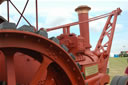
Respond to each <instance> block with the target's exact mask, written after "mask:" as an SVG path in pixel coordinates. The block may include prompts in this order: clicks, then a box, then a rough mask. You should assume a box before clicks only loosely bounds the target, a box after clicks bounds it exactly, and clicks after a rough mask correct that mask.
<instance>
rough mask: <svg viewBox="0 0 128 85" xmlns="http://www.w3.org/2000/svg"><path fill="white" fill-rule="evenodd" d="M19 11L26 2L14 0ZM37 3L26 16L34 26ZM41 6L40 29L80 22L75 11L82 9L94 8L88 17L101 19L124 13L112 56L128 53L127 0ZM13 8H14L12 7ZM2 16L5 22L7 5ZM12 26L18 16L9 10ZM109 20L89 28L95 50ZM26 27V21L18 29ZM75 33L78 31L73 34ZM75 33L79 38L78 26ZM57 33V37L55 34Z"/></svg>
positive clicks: (44, 2) (56, 1) (56, 0)
mask: <svg viewBox="0 0 128 85" xmlns="http://www.w3.org/2000/svg"><path fill="white" fill-rule="evenodd" d="M12 2H13V3H14V4H15V5H16V7H17V8H18V9H20V11H21V12H22V10H23V7H24V5H25V2H26V0H12ZM34 2H35V0H30V1H29V5H28V6H27V8H26V11H25V13H24V16H25V17H26V18H27V19H28V21H29V22H31V23H32V25H35V8H34V5H35V4H34ZM38 3H39V27H44V28H49V27H54V26H58V25H63V24H66V23H69V22H76V21H78V16H77V13H76V12H75V11H74V9H75V8H76V7H78V6H79V5H88V6H90V7H91V11H90V12H89V17H94V16H98V15H101V14H105V13H108V12H111V11H113V10H115V9H116V8H118V7H120V8H121V9H122V10H123V12H122V13H121V15H120V16H119V17H118V20H117V24H116V31H115V35H114V40H113V45H112V50H111V54H117V53H119V52H120V51H121V50H128V40H127V39H128V38H127V36H128V7H127V6H128V0H38ZM10 6H11V5H10ZM0 15H2V16H3V17H5V18H6V2H4V3H3V4H1V6H0ZM10 18H11V22H15V23H16V22H17V20H18V18H19V14H18V13H17V12H16V11H15V9H14V8H13V7H12V6H11V7H10ZM105 22H106V18H104V19H101V20H98V21H94V22H91V23H90V24H89V25H90V42H91V45H92V48H95V45H96V43H97V41H98V39H99V36H100V34H101V31H102V29H103V26H104V24H105ZM23 24H27V23H26V22H25V21H24V20H23V19H22V20H21V22H20V24H19V27H20V26H21V25H23ZM73 29H75V30H73ZM71 31H72V32H75V33H76V34H77V35H79V30H78V26H75V27H72V30H71ZM56 32H57V33H56ZM60 33H62V31H61V30H57V31H54V32H50V33H49V36H57V35H59V34H60Z"/></svg>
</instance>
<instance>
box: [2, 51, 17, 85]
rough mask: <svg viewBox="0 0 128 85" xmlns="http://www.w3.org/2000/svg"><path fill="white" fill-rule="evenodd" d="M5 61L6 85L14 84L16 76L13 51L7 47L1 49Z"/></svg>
mask: <svg viewBox="0 0 128 85" xmlns="http://www.w3.org/2000/svg"><path fill="white" fill-rule="evenodd" d="M3 53H4V56H5V62H6V72H7V82H8V85H16V76H15V66H14V60H13V55H14V52H11V51H10V50H8V49H5V50H3Z"/></svg>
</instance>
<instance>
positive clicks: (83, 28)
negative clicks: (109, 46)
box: [75, 5, 91, 49]
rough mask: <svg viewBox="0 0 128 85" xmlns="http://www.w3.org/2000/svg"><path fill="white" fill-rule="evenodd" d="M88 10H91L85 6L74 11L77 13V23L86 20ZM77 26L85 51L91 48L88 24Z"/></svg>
mask: <svg viewBox="0 0 128 85" xmlns="http://www.w3.org/2000/svg"><path fill="white" fill-rule="evenodd" d="M90 9H91V8H90V7H88V6H87V5H82V6H79V7H77V8H76V9H75V11H76V12H77V13H78V16H79V22H82V21H86V20H88V12H89V10H90ZM79 26H80V35H81V36H82V37H83V38H84V40H85V48H86V49H87V48H91V45H90V40H89V24H88V22H87V23H82V24H79Z"/></svg>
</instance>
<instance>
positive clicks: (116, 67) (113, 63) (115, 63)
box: [109, 57, 128, 80]
mask: <svg viewBox="0 0 128 85" xmlns="http://www.w3.org/2000/svg"><path fill="white" fill-rule="evenodd" d="M127 66H128V63H127V58H121V57H119V58H109V69H110V70H109V75H110V80H111V79H112V77H114V76H116V75H124V71H125V68H126V67H127Z"/></svg>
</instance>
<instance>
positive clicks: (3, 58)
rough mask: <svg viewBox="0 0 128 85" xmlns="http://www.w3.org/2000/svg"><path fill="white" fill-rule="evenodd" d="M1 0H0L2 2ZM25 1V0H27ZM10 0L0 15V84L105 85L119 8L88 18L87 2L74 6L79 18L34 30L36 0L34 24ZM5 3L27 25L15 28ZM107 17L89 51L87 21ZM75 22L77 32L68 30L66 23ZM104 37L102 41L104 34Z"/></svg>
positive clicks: (88, 8)
mask: <svg viewBox="0 0 128 85" xmlns="http://www.w3.org/2000/svg"><path fill="white" fill-rule="evenodd" d="M3 1H4V0H0V3H2V2H3ZM28 1H29V0H28ZM28 1H27V2H26V5H25V7H24V10H23V12H22V13H21V12H20V11H19V10H18V9H17V8H16V6H15V5H14V4H13V2H12V1H11V0H7V12H8V14H7V16H8V18H7V19H8V20H6V19H4V18H3V17H0V23H1V24H0V85H105V84H107V83H109V75H108V74H107V73H106V70H107V63H108V58H109V53H110V49H111V45H112V40H113V35H114V30H115V25H116V20H117V16H118V15H119V14H120V13H121V9H120V8H117V10H114V11H112V12H110V13H107V14H104V15H101V16H97V17H93V18H88V11H89V10H90V9H91V8H90V7H88V6H85V5H83V6H79V7H78V8H76V9H75V11H76V12H77V13H78V16H79V21H78V22H74V23H69V24H66V25H62V26H58V27H53V28H48V29H46V30H45V29H43V28H40V29H39V30H38V4H37V0H36V27H34V26H32V25H31V24H30V23H29V22H28V20H27V19H26V18H25V17H24V16H23V13H24V11H25V8H26V6H27V4H28ZM9 4H11V5H12V6H14V8H15V9H16V10H17V11H18V12H19V14H20V15H21V17H23V18H24V19H25V20H26V22H27V23H28V24H29V25H23V26H21V27H19V28H17V26H18V23H19V21H20V19H21V17H20V19H19V21H18V22H17V24H14V23H11V22H9ZM104 17H108V19H107V21H106V24H105V26H104V29H103V32H102V34H101V36H100V39H99V41H98V43H97V45H96V48H95V50H94V51H91V50H90V48H91V45H90V41H89V25H88V23H89V22H91V21H94V20H98V19H101V18H104ZM74 25H79V27H80V35H79V36H77V35H76V34H74V33H70V27H71V26H74ZM61 28H62V29H63V34H61V35H59V36H57V38H55V37H51V38H48V34H47V32H49V31H52V30H57V29H61ZM105 37H107V38H108V41H106V42H105V43H103V40H104V38H105Z"/></svg>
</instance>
